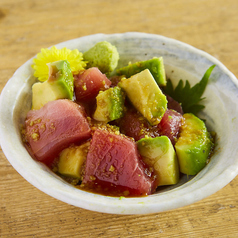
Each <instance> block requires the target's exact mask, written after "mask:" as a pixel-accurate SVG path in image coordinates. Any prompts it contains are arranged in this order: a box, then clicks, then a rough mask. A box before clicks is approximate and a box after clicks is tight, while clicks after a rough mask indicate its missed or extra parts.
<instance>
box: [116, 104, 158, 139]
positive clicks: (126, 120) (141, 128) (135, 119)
mask: <svg viewBox="0 0 238 238" xmlns="http://www.w3.org/2000/svg"><path fill="white" fill-rule="evenodd" d="M119 127H120V130H121V132H122V133H123V134H125V135H127V136H129V137H133V138H134V139H135V141H138V140H140V139H142V138H144V137H145V135H147V136H150V137H155V136H159V134H158V133H157V127H156V130H154V129H153V127H151V126H150V124H149V123H148V121H147V120H146V119H145V118H144V117H143V116H142V115H141V114H140V113H139V112H137V111H136V110H134V109H130V110H128V111H127V112H126V113H125V115H124V116H123V117H122V118H121V120H120V122H119Z"/></svg>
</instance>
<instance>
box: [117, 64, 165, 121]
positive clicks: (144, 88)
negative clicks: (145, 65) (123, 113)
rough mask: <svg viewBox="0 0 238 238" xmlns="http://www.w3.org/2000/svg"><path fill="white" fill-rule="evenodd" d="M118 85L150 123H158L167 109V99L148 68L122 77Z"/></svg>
mask: <svg viewBox="0 0 238 238" xmlns="http://www.w3.org/2000/svg"><path fill="white" fill-rule="evenodd" d="M118 85H119V86H120V87H122V88H123V90H124V91H125V92H126V95H127V96H128V98H129V99H130V101H131V103H132V104H133V105H134V107H135V108H136V109H137V110H138V111H139V112H140V113H141V114H142V115H143V116H144V117H145V118H146V119H147V120H148V122H149V123H150V124H151V125H157V124H159V122H160V121H161V119H162V117H163V115H164V113H165V111H166V109H167V99H166V96H165V95H164V94H163V93H162V91H161V89H160V88H159V86H158V85H157V83H156V82H155V79H154V77H153V75H152V74H151V73H150V71H149V70H148V69H145V70H143V71H141V72H140V73H138V74H135V75H132V76H131V77H130V78H123V79H122V80H121V81H120V82H119V84H118Z"/></svg>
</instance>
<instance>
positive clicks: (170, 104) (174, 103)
mask: <svg viewBox="0 0 238 238" xmlns="http://www.w3.org/2000/svg"><path fill="white" fill-rule="evenodd" d="M166 97H167V101H168V109H172V110H175V111H177V112H179V113H181V114H183V109H182V106H181V104H180V103H179V102H177V101H175V100H174V99H173V98H172V97H170V96H169V95H166Z"/></svg>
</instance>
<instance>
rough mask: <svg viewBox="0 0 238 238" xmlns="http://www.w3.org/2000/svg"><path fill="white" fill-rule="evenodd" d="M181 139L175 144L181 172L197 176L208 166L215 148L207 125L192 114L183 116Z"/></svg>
mask: <svg viewBox="0 0 238 238" xmlns="http://www.w3.org/2000/svg"><path fill="white" fill-rule="evenodd" d="M183 118H184V123H183V124H182V126H181V129H180V130H181V132H180V137H179V138H178V141H177V142H176V144H175V150H176V153H177V157H178V161H179V167H180V171H181V172H182V173H184V174H187V175H196V174H197V173H198V172H199V171H200V170H202V169H203V168H204V167H205V165H206V164H207V161H208V158H209V155H210V153H211V150H212V148H213V142H212V139H211V136H210V133H209V132H208V131H207V128H206V126H205V123H204V122H203V121H202V120H200V119H199V118H198V117H196V116H195V115H193V114H192V113H186V114H184V115H183Z"/></svg>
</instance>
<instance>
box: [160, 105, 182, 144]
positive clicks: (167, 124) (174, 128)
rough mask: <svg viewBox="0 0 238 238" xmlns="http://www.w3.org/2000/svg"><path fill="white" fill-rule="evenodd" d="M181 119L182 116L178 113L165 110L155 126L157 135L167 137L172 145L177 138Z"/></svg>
mask: <svg viewBox="0 0 238 238" xmlns="http://www.w3.org/2000/svg"><path fill="white" fill-rule="evenodd" d="M182 119H183V116H182V115H181V114H180V113H178V112H176V111H174V110H170V109H167V110H166V112H165V114H164V116H163V118H162V120H161V121H160V123H159V124H158V125H157V128H158V130H159V134H161V135H165V136H168V137H169V139H170V140H171V142H172V144H173V145H174V144H175V142H176V140H177V138H178V135H179V129H180V126H181V124H182Z"/></svg>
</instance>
